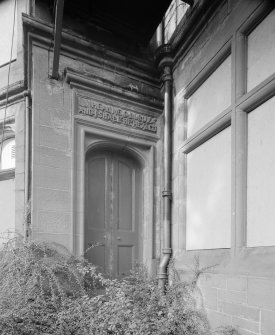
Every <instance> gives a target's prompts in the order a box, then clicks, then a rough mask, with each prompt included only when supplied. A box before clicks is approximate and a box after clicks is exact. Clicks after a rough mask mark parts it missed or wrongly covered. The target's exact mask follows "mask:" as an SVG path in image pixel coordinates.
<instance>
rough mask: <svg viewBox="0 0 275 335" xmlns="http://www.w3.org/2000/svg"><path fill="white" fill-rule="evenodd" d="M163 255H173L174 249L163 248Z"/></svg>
mask: <svg viewBox="0 0 275 335" xmlns="http://www.w3.org/2000/svg"><path fill="white" fill-rule="evenodd" d="M162 253H163V254H166V255H167V254H169V255H171V254H172V248H162Z"/></svg>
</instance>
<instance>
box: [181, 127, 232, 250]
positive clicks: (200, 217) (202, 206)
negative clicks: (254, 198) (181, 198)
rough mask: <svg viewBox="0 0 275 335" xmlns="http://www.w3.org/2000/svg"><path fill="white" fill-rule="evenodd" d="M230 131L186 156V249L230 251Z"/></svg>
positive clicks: (215, 137)
mask: <svg viewBox="0 0 275 335" xmlns="http://www.w3.org/2000/svg"><path fill="white" fill-rule="evenodd" d="M230 130H231V128H230V127H229V128H227V129H225V130H223V131H222V132H220V133H219V134H217V135H216V136H214V137H212V138H211V139H210V140H208V141H207V142H205V143H204V144H202V145H201V146H199V147H198V148H196V149H195V150H193V151H192V152H190V153H189V154H188V155H187V213H186V214H187V216H186V220H187V221H186V246H187V249H188V250H195V249H215V248H230V245H231V224H230V221H231V220H230V217H231V215H230V212H231V194H230V192H231V162H230V159H231V132H230Z"/></svg>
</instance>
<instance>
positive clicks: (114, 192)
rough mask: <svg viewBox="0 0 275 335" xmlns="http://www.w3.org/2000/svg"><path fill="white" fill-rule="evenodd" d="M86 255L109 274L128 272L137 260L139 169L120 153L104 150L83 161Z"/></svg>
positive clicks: (120, 274)
mask: <svg viewBox="0 0 275 335" xmlns="http://www.w3.org/2000/svg"><path fill="white" fill-rule="evenodd" d="M86 183H87V187H86V192H87V193H86V227H85V247H87V246H88V245H89V243H101V246H100V247H96V248H93V249H91V250H90V251H89V252H88V253H87V258H88V259H89V260H90V261H91V262H92V263H94V264H95V265H99V266H101V267H102V270H104V271H105V272H107V273H109V274H110V275H112V276H115V277H120V276H123V275H125V274H128V273H129V271H130V270H131V269H132V267H133V264H134V261H136V260H138V249H139V240H138V228H139V217H140V211H141V206H140V194H141V170H140V168H139V165H138V163H137V162H136V161H135V160H133V159H130V158H128V157H126V156H124V155H122V154H119V153H116V152H108V151H104V152H101V153H97V154H94V155H91V156H90V157H88V158H87V162H86Z"/></svg>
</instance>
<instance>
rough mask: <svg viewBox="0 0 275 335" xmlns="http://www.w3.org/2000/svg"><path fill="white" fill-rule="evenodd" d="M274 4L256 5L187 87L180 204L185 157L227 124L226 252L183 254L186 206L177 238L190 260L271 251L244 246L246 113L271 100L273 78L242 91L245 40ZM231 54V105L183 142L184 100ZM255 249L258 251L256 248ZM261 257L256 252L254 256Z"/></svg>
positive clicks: (194, 251) (208, 251)
mask: <svg viewBox="0 0 275 335" xmlns="http://www.w3.org/2000/svg"><path fill="white" fill-rule="evenodd" d="M274 7H275V6H274V5H272V4H270V3H269V4H267V3H263V4H261V5H259V6H258V7H257V8H256V9H255V11H254V12H253V13H252V15H250V16H249V17H248V18H247V19H246V20H245V21H244V22H243V23H242V24H241V25H239V26H238V27H236V28H234V31H233V34H232V36H231V37H230V39H229V40H228V41H227V42H225V44H224V46H223V47H222V48H221V49H220V50H219V51H218V52H217V53H216V55H215V56H214V57H213V58H212V59H211V60H210V61H209V62H208V63H207V65H206V66H205V67H204V68H203V69H202V70H201V71H200V72H199V74H198V75H197V76H196V77H195V78H194V79H193V80H192V81H191V82H190V83H189V84H188V85H187V87H186V90H185V94H184V142H183V146H182V148H181V149H182V153H183V169H184V180H185V181H184V192H183V196H184V199H186V197H187V189H186V184H187V180H186V175H187V174H186V172H187V159H186V155H187V154H188V153H189V152H191V151H192V150H193V149H195V148H197V147H198V146H199V145H201V144H203V143H204V142H205V141H207V140H208V139H210V138H211V137H213V136H215V135H216V134H217V133H219V132H220V131H222V130H223V129H225V128H227V127H228V126H230V125H231V248H230V249H229V250H228V249H227V250H226V249H223V248H219V249H208V250H205V249H197V250H186V201H185V208H184V224H183V226H184V228H183V231H184V236H181V237H180V239H181V240H180V246H181V249H182V250H184V251H186V252H188V254H189V255H191V256H192V255H202V256H203V257H204V256H205V255H206V254H207V255H208V257H209V256H210V257H211V256H213V257H215V258H217V259H219V258H220V259H221V260H223V259H224V258H226V257H227V256H229V255H230V254H231V255H235V256H236V255H239V254H240V253H248V255H250V254H251V257H253V253H254V251H253V250H263V249H265V250H266V248H269V249H268V250H273V249H274V252H275V244H274V246H255V247H253V246H247V236H246V235H247V145H248V143H247V141H248V133H247V125H248V120H247V119H248V113H250V112H251V111H253V110H254V109H255V108H257V107H258V106H260V105H261V104H263V103H264V102H266V101H267V100H269V99H270V98H272V97H273V96H275V73H273V74H271V75H270V76H269V77H267V78H266V79H265V80H264V81H262V82H261V83H259V84H258V85H257V86H256V87H254V88H253V89H251V90H250V91H249V92H247V82H246V78H247V37H248V35H249V33H250V32H251V31H252V30H254V28H255V27H256V26H258V25H259V24H260V23H261V22H262V21H263V20H264V19H265V18H266V16H267V15H268V14H270V12H271V11H272V10H273V9H274ZM229 54H231V57H232V62H231V65H232V68H231V74H232V78H231V81H232V92H231V95H232V104H231V106H230V107H228V108H227V109H226V110H224V111H222V112H221V113H220V114H219V115H218V116H216V117H215V118H214V119H213V120H212V121H210V122H209V123H207V124H206V125H205V126H204V127H202V128H201V129H200V130H199V131H197V132H196V133H194V134H193V135H192V136H190V137H189V138H187V112H188V111H187V99H188V98H189V97H190V96H191V95H192V93H193V92H195V91H196V89H197V88H199V86H200V85H201V84H202V83H203V82H204V81H205V80H206V79H207V78H208V77H209V76H210V75H211V74H212V73H213V72H214V71H215V69H216V68H217V67H218V66H219V65H220V64H221V63H222V61H223V60H224V59H225V58H226V57H227V56H228V55H229ZM259 248H260V249H259ZM259 252H260V251H259Z"/></svg>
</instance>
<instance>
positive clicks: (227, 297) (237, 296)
mask: <svg viewBox="0 0 275 335" xmlns="http://www.w3.org/2000/svg"><path fill="white" fill-rule="evenodd" d="M218 299H219V300H221V301H227V302H235V303H238V304H243V303H246V301H247V294H246V292H240V291H229V290H222V289H221V290H218Z"/></svg>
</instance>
